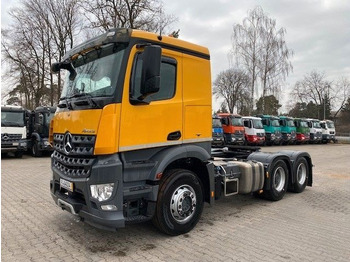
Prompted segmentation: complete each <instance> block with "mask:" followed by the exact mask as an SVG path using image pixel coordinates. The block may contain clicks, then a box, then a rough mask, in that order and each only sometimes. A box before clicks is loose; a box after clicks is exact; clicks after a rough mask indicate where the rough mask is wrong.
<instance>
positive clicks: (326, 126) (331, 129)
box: [320, 120, 336, 144]
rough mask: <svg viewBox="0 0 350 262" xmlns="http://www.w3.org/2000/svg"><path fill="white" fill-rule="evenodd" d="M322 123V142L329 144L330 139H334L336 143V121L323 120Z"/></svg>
mask: <svg viewBox="0 0 350 262" xmlns="http://www.w3.org/2000/svg"><path fill="white" fill-rule="evenodd" d="M320 125H321V128H322V143H323V144H327V143H329V142H330V141H333V143H335V142H336V139H335V126H334V122H333V121H331V120H323V121H320Z"/></svg>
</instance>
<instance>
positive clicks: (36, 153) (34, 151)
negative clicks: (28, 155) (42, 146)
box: [32, 140, 42, 157]
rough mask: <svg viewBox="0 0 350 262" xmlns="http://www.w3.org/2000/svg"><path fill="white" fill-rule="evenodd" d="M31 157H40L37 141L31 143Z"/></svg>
mask: <svg viewBox="0 0 350 262" xmlns="http://www.w3.org/2000/svg"><path fill="white" fill-rule="evenodd" d="M32 155H33V156H34V157H40V156H42V152H41V151H40V150H39V144H38V141H37V140H34V141H33V143H32Z"/></svg>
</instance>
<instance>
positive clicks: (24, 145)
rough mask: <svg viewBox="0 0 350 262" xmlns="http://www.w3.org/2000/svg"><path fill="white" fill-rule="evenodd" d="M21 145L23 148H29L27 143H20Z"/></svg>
mask: <svg viewBox="0 0 350 262" xmlns="http://www.w3.org/2000/svg"><path fill="white" fill-rule="evenodd" d="M19 145H20V146H23V147H26V146H27V142H20V143H19Z"/></svg>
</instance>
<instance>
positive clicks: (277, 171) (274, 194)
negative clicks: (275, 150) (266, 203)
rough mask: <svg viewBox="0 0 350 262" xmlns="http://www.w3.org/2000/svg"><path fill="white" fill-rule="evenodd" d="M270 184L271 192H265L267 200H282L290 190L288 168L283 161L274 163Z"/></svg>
mask: <svg viewBox="0 0 350 262" xmlns="http://www.w3.org/2000/svg"><path fill="white" fill-rule="evenodd" d="M269 183H270V190H266V191H264V196H265V198H267V199H269V200H273V201H278V200H281V199H282V198H283V197H284V194H285V193H286V191H287V188H288V167H287V164H286V163H285V162H284V161H283V160H278V161H276V163H274V165H273V168H272V172H271V174H270V181H269Z"/></svg>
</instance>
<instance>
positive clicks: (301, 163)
mask: <svg viewBox="0 0 350 262" xmlns="http://www.w3.org/2000/svg"><path fill="white" fill-rule="evenodd" d="M294 174H295V182H294V184H293V187H292V191H293V192H295V193H301V192H303V191H304V189H305V187H306V185H307V181H308V179H309V164H308V163H307V161H306V159H305V158H304V157H300V158H298V159H297V161H296V163H295V170H294Z"/></svg>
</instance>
